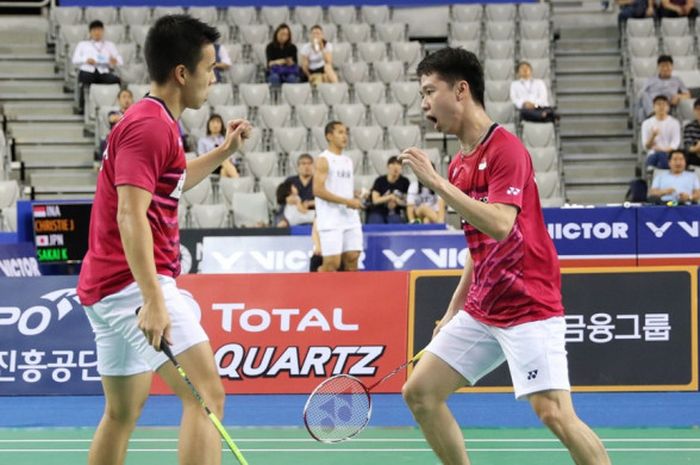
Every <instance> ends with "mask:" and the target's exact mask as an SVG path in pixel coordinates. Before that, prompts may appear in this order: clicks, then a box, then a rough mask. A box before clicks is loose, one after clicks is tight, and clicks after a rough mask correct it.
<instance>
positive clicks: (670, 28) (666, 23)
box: [660, 18, 690, 37]
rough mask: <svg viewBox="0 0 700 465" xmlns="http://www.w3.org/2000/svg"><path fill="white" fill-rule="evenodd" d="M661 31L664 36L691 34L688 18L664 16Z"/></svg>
mask: <svg viewBox="0 0 700 465" xmlns="http://www.w3.org/2000/svg"><path fill="white" fill-rule="evenodd" d="M660 32H661V35H662V36H663V37H680V36H686V35H689V34H690V27H689V25H688V18H663V19H662V20H661V27H660Z"/></svg>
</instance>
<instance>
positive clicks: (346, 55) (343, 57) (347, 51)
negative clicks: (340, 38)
mask: <svg viewBox="0 0 700 465" xmlns="http://www.w3.org/2000/svg"><path fill="white" fill-rule="evenodd" d="M332 54H333V67H334V68H340V66H341V65H342V64H343V63H345V62H348V61H350V60H352V44H351V43H350V42H335V43H334V44H333V52H332Z"/></svg>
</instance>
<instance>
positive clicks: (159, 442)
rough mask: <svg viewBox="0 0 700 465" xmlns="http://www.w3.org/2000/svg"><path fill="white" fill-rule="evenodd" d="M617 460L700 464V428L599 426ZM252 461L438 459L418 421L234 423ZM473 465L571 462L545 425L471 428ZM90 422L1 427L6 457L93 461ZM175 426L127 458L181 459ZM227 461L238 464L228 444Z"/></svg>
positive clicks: (135, 442) (306, 464) (61, 463)
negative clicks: (338, 428)
mask: <svg viewBox="0 0 700 465" xmlns="http://www.w3.org/2000/svg"><path fill="white" fill-rule="evenodd" d="M597 432H598V434H599V435H600V436H601V438H602V439H603V442H604V443H605V446H606V447H607V449H608V451H609V453H610V456H611V458H612V462H613V464H615V465H678V464H693V465H698V464H700V429H682V428H679V429H671V428H668V429H658V428H654V429H651V428H650V429H642V428H640V429H605V428H603V429H598V430H597ZM230 433H231V435H232V436H233V438H234V440H235V441H236V443H237V444H238V446H239V447H240V448H241V450H242V452H243V454H244V455H245V457H246V459H247V460H248V462H250V465H273V464H274V465H294V464H299V465H320V464H333V465H351V464H352V465H356V464H361V465H394V464H396V465H419V464H420V465H436V464H438V463H439V462H438V460H437V458H436V457H435V456H434V455H433V453H432V452H431V451H430V449H429V448H428V446H427V444H426V443H425V441H424V440H423V438H422V436H421V434H420V431H419V430H417V429H415V428H396V429H391V428H381V429H380V428H370V429H367V430H366V431H364V432H362V433H361V435H360V436H359V437H358V438H355V439H353V440H351V441H347V442H344V443H340V444H321V443H317V442H315V441H313V440H311V439H309V438H308V436H307V435H306V433H305V431H303V430H301V429H295V428H287V429H284V428H279V429H262V428H250V429H241V428H231V429H230ZM464 434H465V437H466V438H467V445H468V447H469V450H470V457H471V460H472V463H473V465H559V464H562V465H564V464H566V465H572V464H573V461H572V460H571V459H570V458H569V456H568V454H567V452H566V450H565V449H564V448H563V447H562V446H561V444H560V443H559V442H558V441H557V440H556V439H555V438H554V437H553V436H552V435H551V434H550V433H549V432H548V431H546V430H544V429H468V430H464ZM91 435H92V430H91V429H67V428H66V429H62V428H54V429H43V428H37V429H0V465H35V464H42V465H48V464H52V465H69V464H70V465H75V464H84V463H86V457H87V450H88V447H89V445H90V437H91ZM176 435H177V432H176V430H175V429H173V428H162V429H161V428H140V429H137V431H136V432H135V434H134V437H133V439H132V441H131V443H130V445H129V454H128V457H127V461H126V463H127V464H128V465H146V464H149V465H152V464H173V465H175V464H177V455H176V447H177V442H176ZM223 457H224V458H223V464H237V462H236V460H235V458H234V457H233V455H232V454H231V453H230V451H228V449H225V450H224V452H223Z"/></svg>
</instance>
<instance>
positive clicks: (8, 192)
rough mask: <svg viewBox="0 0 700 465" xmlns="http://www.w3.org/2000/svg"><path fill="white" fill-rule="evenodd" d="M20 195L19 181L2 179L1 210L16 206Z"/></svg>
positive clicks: (0, 186) (0, 191) (0, 185)
mask: <svg viewBox="0 0 700 465" xmlns="http://www.w3.org/2000/svg"><path fill="white" fill-rule="evenodd" d="M19 197H20V190H19V184H18V183H17V181H0V210H2V211H4V210H5V209H6V208H10V207H13V206H15V204H16V203H17V200H18V199H19Z"/></svg>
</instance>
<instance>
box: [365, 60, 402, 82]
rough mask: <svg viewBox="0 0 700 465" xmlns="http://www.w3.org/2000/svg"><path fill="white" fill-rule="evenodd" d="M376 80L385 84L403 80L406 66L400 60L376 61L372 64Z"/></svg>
mask: <svg viewBox="0 0 700 465" xmlns="http://www.w3.org/2000/svg"><path fill="white" fill-rule="evenodd" d="M372 69H373V70H374V77H375V79H377V80H379V81H381V82H383V83H384V84H391V83H392V82H398V81H402V80H403V74H404V64H403V62H401V61H398V60H390V61H386V60H385V61H376V62H374V63H372Z"/></svg>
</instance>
